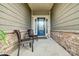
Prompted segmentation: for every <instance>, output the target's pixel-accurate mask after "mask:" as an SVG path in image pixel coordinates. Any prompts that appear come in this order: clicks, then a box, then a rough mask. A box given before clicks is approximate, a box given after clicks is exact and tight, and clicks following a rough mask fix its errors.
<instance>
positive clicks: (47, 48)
mask: <svg viewBox="0 0 79 59" xmlns="http://www.w3.org/2000/svg"><path fill="white" fill-rule="evenodd" d="M16 55H17V49H16V50H15V51H13V53H12V54H11V56H16ZM20 56H70V54H69V53H68V52H67V51H65V49H64V48H62V47H61V46H60V45H59V44H58V43H56V42H55V41H54V40H53V39H51V38H49V39H39V40H38V41H34V52H32V51H31V48H29V47H27V46H25V47H21V50H20Z"/></svg>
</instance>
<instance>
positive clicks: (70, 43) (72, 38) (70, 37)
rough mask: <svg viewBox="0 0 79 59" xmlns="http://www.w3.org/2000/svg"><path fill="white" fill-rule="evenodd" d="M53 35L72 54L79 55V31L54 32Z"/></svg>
mask: <svg viewBox="0 0 79 59" xmlns="http://www.w3.org/2000/svg"><path fill="white" fill-rule="evenodd" d="M51 37H52V38H53V39H54V40H55V41H56V42H57V43H59V44H60V45H61V46H62V47H64V48H65V49H66V50H67V51H68V52H69V53H70V54H71V55H78V56H79V33H72V32H52V33H51Z"/></svg>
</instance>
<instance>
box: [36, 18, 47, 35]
mask: <svg viewBox="0 0 79 59" xmlns="http://www.w3.org/2000/svg"><path fill="white" fill-rule="evenodd" d="M40 19H43V21H44V25H43V26H44V35H39V36H45V29H46V28H45V25H46V24H45V17H38V18H37V19H36V20H37V22H39V21H40ZM39 25H40V24H39V23H38V24H37V29H36V30H37V35H38V34H39Z"/></svg>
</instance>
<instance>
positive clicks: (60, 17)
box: [51, 3, 79, 31]
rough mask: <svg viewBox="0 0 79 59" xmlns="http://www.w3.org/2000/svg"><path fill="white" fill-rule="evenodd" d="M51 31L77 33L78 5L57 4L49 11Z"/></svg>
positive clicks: (78, 21) (78, 26) (78, 25)
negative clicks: (71, 31)
mask: <svg viewBox="0 0 79 59" xmlns="http://www.w3.org/2000/svg"><path fill="white" fill-rule="evenodd" d="M51 12H52V13H51V14H52V16H51V17H52V30H64V31H66V30H67V31H68V30H69V31H70V30H73V31H78V30H79V4H78V3H58V4H54V7H53V8H52V10H51Z"/></svg>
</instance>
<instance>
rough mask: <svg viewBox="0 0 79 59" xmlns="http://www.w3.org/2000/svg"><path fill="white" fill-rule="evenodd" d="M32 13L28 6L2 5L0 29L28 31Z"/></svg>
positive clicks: (16, 4) (19, 4) (0, 4)
mask: <svg viewBox="0 0 79 59" xmlns="http://www.w3.org/2000/svg"><path fill="white" fill-rule="evenodd" d="M30 20H31V11H30V8H29V6H28V5H27V4H21V3H0V29H1V30H6V31H9V30H10V31H11V30H15V29H19V30H26V29H28V28H29V27H30Z"/></svg>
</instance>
